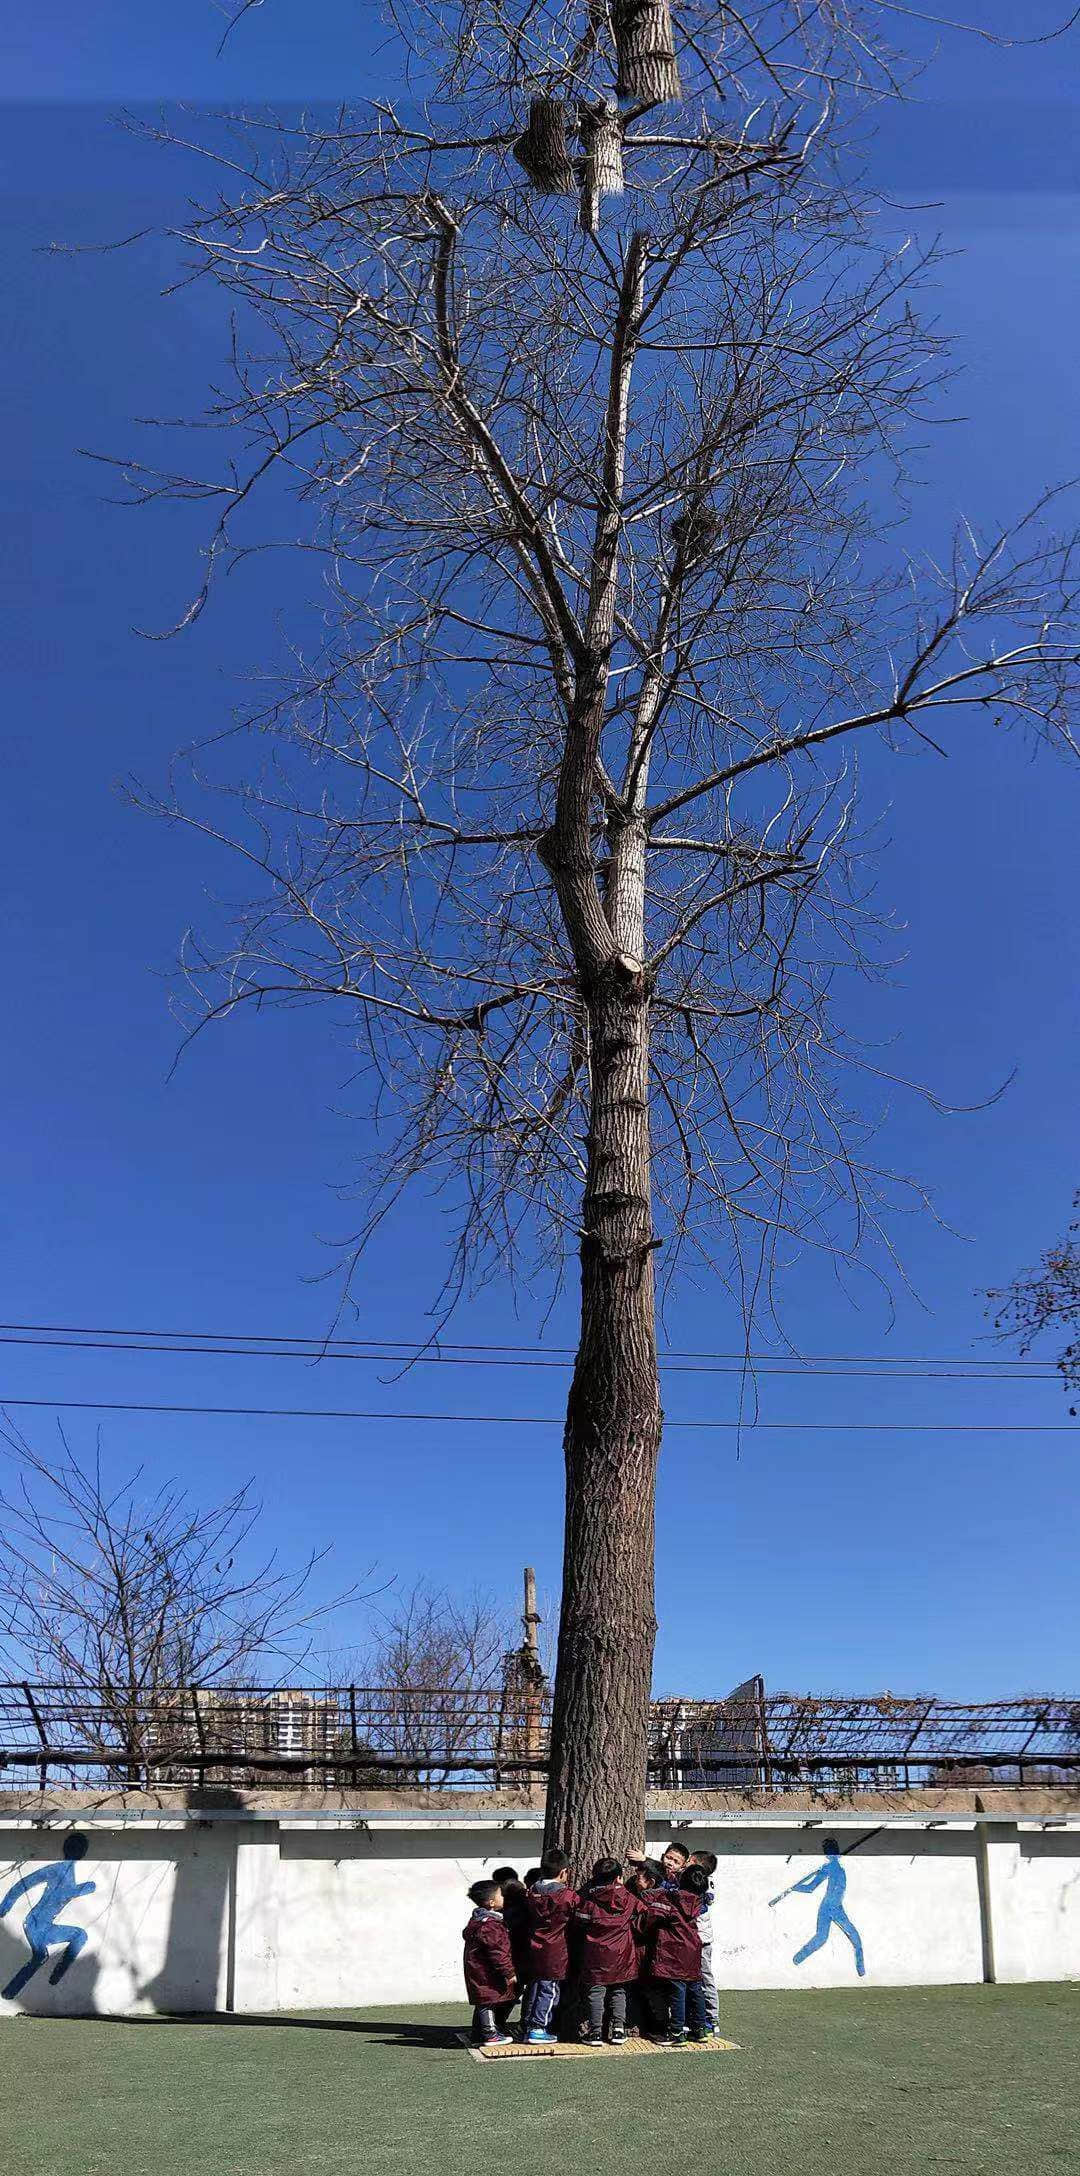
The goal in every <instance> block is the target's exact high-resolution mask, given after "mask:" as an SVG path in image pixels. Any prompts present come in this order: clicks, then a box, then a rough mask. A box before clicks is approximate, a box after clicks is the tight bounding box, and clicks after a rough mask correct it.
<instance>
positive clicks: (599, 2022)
mask: <svg viewBox="0 0 1080 2176" xmlns="http://www.w3.org/2000/svg"><path fill="white" fill-rule="evenodd" d="M665 1901H666V1899H665ZM641 1908H642V1907H640V1906H639V1904H638V1900H637V1898H636V1897H635V1896H634V1895H633V1894H632V1892H631V1891H630V1890H629V1889H628V1888H627V1887H626V1885H625V1883H624V1881H623V1878H622V1868H621V1866H620V1864H619V1861H618V1859H597V1862H596V1865H595V1866H594V1867H593V1871H592V1880H591V1881H590V1883H589V1885H588V1888H587V1889H586V1891H585V1894H584V1896H583V1897H582V1899H581V1902H580V1904H579V1905H578V1908H577V1911H576V1912H575V1913H574V1925H575V1927H576V1928H577V1929H578V1930H579V1932H580V1935H581V1984H582V1986H583V1987H584V1988H585V1990H586V1992H587V1994H588V1998H589V2042H590V2045H591V2046H592V2047H599V2046H600V2045H601V2042H602V2041H603V2037H604V2020H605V2018H607V2020H608V2021H609V2024H610V2033H611V2039H612V2042H613V2043H618V2042H619V2041H620V2040H625V2038H626V1990H627V1988H628V1986H629V1985H630V1984H631V1982H632V1981H633V1980H635V1979H636V1978H637V1969H638V1960H637V1951H636V1949H635V1947H634V1928H635V1925H636V1922H637V1918H638V1914H639V1911H640V1909H641Z"/></svg>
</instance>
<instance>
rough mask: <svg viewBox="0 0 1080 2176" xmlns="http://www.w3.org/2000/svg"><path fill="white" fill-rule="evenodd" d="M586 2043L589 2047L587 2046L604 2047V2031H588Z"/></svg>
mask: <svg viewBox="0 0 1080 2176" xmlns="http://www.w3.org/2000/svg"><path fill="white" fill-rule="evenodd" d="M585 2045H586V2047H587V2048H602V2047H603V2045H604V2035H603V2033H602V2032H590V2033H587V2034H586V2038H585Z"/></svg>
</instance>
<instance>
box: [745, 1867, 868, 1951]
mask: <svg viewBox="0 0 1080 2176" xmlns="http://www.w3.org/2000/svg"><path fill="white" fill-rule="evenodd" d="M821 1848H822V1850H823V1852H824V1853H825V1864H824V1866H819V1867H817V1868H816V1869H815V1871H814V1872H813V1873H812V1874H804V1875H803V1878H802V1880H801V1881H796V1882H793V1883H792V1886H791V1888H790V1889H783V1890H781V1893H780V1896H774V1897H770V1899H769V1901H770V1903H771V1904H779V1903H780V1901H781V1898H782V1897H785V1896H798V1895H799V1893H800V1891H802V1892H804V1893H805V1892H808V1891H809V1890H812V1889H819V1888H820V1887H821V1884H822V1882H824V1884H825V1894H824V1896H823V1897H822V1899H821V1903H820V1905H819V1906H818V1915H817V1927H816V1928H815V1931H814V1933H813V1934H812V1935H811V1937H810V1940H809V1941H808V1942H804V1943H803V1946H802V1948H801V1949H797V1950H796V1952H795V1955H794V1957H793V1958H792V1960H791V1961H792V1963H793V1964H805V1963H806V1960H807V1958H808V1957H812V1956H813V1954H814V1952H815V1950H818V1949H824V1947H825V1944H826V1942H827V1941H828V1939H829V1936H830V1934H831V1933H832V1930H833V1928H834V1927H835V1928H836V1929H837V1931H838V1932H839V1933H840V1934H846V1935H847V1938H848V1941H849V1942H850V1943H851V1946H852V1949H853V1950H854V1952H855V1970H856V1972H857V1973H858V1975H859V1978H860V1979H863V1978H864V1977H865V1975H866V1963H865V1960H864V1958H863V1946H862V1937H861V1935H860V1934H859V1930H858V1928H857V1927H855V1926H853V1925H852V1923H851V1920H850V1919H849V1918H848V1915H847V1913H846V1911H845V1910H844V1891H845V1890H846V1888H847V1871H846V1869H845V1868H844V1867H843V1866H841V1864H840V1846H839V1844H838V1843H837V1842H836V1840H835V1838H834V1837H832V1836H827V1837H826V1838H825V1841H824V1843H823V1844H822V1847H821Z"/></svg>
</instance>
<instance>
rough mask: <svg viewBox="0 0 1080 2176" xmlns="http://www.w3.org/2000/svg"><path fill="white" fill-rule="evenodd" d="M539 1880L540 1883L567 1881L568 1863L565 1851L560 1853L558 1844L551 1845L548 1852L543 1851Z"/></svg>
mask: <svg viewBox="0 0 1080 2176" xmlns="http://www.w3.org/2000/svg"><path fill="white" fill-rule="evenodd" d="M540 1879H541V1881H561V1882H567V1881H569V1879H570V1861H569V1859H568V1858H567V1856H566V1853H565V1851H560V1849H559V1847H558V1844H553V1845H552V1848H551V1850H550V1851H545V1853H544V1856H543V1858H542V1859H541V1861H540Z"/></svg>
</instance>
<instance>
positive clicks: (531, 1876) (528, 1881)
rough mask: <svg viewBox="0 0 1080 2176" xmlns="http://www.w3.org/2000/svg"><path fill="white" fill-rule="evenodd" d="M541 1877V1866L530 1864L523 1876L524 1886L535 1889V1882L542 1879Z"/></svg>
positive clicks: (542, 1872) (542, 1875)
mask: <svg viewBox="0 0 1080 2176" xmlns="http://www.w3.org/2000/svg"><path fill="white" fill-rule="evenodd" d="M543 1878H544V1871H543V1868H542V1867H540V1866H530V1868H529V1871H528V1873H527V1874H526V1876H525V1887H526V1888H527V1889H535V1887H536V1884H537V1882H538V1881H543Z"/></svg>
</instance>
